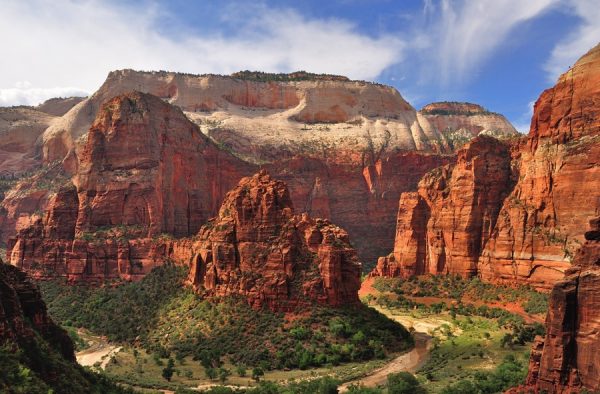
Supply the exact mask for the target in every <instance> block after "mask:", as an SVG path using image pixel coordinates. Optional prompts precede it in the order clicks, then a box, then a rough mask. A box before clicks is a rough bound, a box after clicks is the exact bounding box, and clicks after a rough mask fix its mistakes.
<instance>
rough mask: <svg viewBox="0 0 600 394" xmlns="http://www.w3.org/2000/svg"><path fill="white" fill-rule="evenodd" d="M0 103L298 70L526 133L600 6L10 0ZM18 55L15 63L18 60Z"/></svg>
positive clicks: (586, 0) (475, 1) (451, 0)
mask: <svg viewBox="0 0 600 394" xmlns="http://www.w3.org/2000/svg"><path fill="white" fill-rule="evenodd" d="M0 5H1V6H2V12H1V13H0V43H1V45H2V48H3V52H4V53H3V60H2V62H0V105H15V104H35V103H37V102H39V101H40V100H43V99H45V98H48V97H52V96H57V95H58V96H65V95H71V94H86V93H91V92H93V91H94V90H96V89H97V88H98V87H99V86H100V84H101V83H102V81H103V80H104V78H105V77H106V74H107V73H108V71H110V70H112V69H117V68H135V69H144V70H152V69H165V70H172V71H183V72H192V73H207V72H212V73H224V74H227V73H231V72H234V71H237V70H240V69H250V70H264V71H273V72H288V71H295V70H299V69H304V70H306V71H313V72H327V73H336V74H344V75H348V76H349V77H351V78H355V79H365V80H371V81H377V82H381V83H385V84H389V85H392V86H394V87H396V88H397V89H398V90H399V91H400V93H401V94H402V95H403V96H404V97H405V98H406V99H407V100H408V101H409V102H410V103H411V104H412V105H413V106H414V107H416V108H417V109H418V108H420V107H422V106H423V105H424V104H427V103H429V102H432V101H440V100H453V101H471V102H476V103H479V104H482V105H484V106H485V107H487V108H488V109H490V110H492V111H497V112H500V113H503V114H505V115H506V116H507V117H508V118H509V119H510V120H511V121H512V122H513V124H515V126H516V127H517V128H518V129H519V130H521V131H526V130H527V128H528V126H529V120H530V117H531V105H532V103H533V102H534V101H535V100H536V99H537V97H538V96H539V94H540V93H541V91H542V90H543V89H545V88H547V87H550V86H552V85H553V83H554V80H555V79H556V77H557V76H558V75H559V74H560V72H562V71H565V70H566V69H567V68H568V67H569V66H570V65H572V64H573V62H574V61H575V60H576V59H577V58H578V57H579V56H581V55H582V54H583V53H585V52H586V51H587V50H588V49H589V48H591V47H592V46H594V45H595V44H596V43H597V42H599V41H600V0H409V1H400V0H330V1H327V0H321V1H317V0H306V1H263V2H249V1H210V0H204V1H200V0H198V1H193V0H174V1H168V2H167V1H152V0H129V1H119V2H117V1H110V0H106V1H100V0H80V1H71V0H53V1H49V0H29V1H27V0H0ZM7 59H10V61H7Z"/></svg>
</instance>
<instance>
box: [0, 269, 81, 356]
mask: <svg viewBox="0 0 600 394" xmlns="http://www.w3.org/2000/svg"><path fill="white" fill-rule="evenodd" d="M36 335H39V336H40V337H41V339H43V340H45V341H47V342H48V344H49V345H50V346H51V347H52V348H53V349H54V350H56V351H57V352H58V353H59V354H60V355H61V356H62V357H64V358H65V359H67V360H69V361H72V362H73V363H74V362H75V353H74V348H73V343H72V342H71V339H70V338H69V336H68V335H67V333H66V332H65V331H64V330H63V329H62V328H60V327H59V326H57V325H56V324H54V322H53V321H52V320H51V319H50V317H49V316H48V314H47V312H46V305H45V304H44V301H42V296H41V294H40V292H39V290H38V289H37V288H36V287H35V285H33V284H32V283H31V282H30V281H29V280H28V279H27V276H26V275H25V273H24V272H22V271H20V270H19V269H17V268H15V267H12V266H10V265H7V264H4V263H3V262H2V261H1V260H0V344H2V345H4V344H8V345H9V346H10V347H12V348H14V347H16V348H20V347H25V349H29V348H28V347H27V346H29V345H31V344H32V343H33V342H35V341H36V340H37V339H36Z"/></svg>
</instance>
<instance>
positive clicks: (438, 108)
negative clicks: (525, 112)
mask: <svg viewBox="0 0 600 394" xmlns="http://www.w3.org/2000/svg"><path fill="white" fill-rule="evenodd" d="M419 112H421V113H422V114H423V115H463V116H474V115H500V114H498V113H497V112H491V111H488V110H487V109H485V108H484V107H482V106H481V105H478V104H472V103H466V102H460V101H441V102H437V103H431V104H427V105H426V106H424V107H423V108H421V111H419Z"/></svg>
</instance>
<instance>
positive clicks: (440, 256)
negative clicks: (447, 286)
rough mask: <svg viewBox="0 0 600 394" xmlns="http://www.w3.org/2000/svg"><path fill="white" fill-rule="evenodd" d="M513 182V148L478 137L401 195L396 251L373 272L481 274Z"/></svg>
mask: <svg viewBox="0 0 600 394" xmlns="http://www.w3.org/2000/svg"><path fill="white" fill-rule="evenodd" d="M513 182H514V180H513V174H512V169H511V155H510V150H509V146H508V145H507V144H505V143H503V142H501V141H498V140H496V139H495V138H492V137H487V136H479V137H476V138H475V139H474V140H473V141H472V142H470V143H469V144H467V145H466V146H465V147H464V148H463V149H462V150H460V151H459V152H458V155H457V160H456V164H454V165H447V166H444V167H440V168H437V169H435V170H433V171H431V172H429V173H428V174H426V175H425V176H424V177H423V178H422V179H421V181H420V182H419V187H418V191H417V192H407V193H403V194H402V196H401V197H400V202H399V208H398V216H397V224H396V241H395V246H394V251H393V252H392V253H391V254H390V255H389V256H387V257H382V258H380V259H379V261H378V264H377V267H376V268H375V270H374V271H373V272H372V275H374V276H400V277H410V276H413V275H423V274H426V273H429V274H459V275H463V276H472V275H475V274H477V265H478V260H479V256H480V253H481V251H482V250H483V248H484V246H485V245H486V243H487V241H488V240H489V238H490V236H491V233H492V229H493V228H494V225H495V224H496V219H497V215H498V211H499V210H500V206H501V203H502V200H503V199H504V197H506V195H507V194H508V193H509V192H510V190H511V188H512V184H513Z"/></svg>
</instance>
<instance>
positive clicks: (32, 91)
mask: <svg viewBox="0 0 600 394" xmlns="http://www.w3.org/2000/svg"><path fill="white" fill-rule="evenodd" d="M88 94H89V93H88V92H87V91H84V90H83V89H79V88H73V87H54V88H31V87H23V86H18V84H17V87H15V88H8V89H0V107H9V106H12V105H37V104H39V103H42V102H44V101H46V100H48V99H50V98H53V97H73V96H78V97H85V96H87V95H88Z"/></svg>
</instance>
